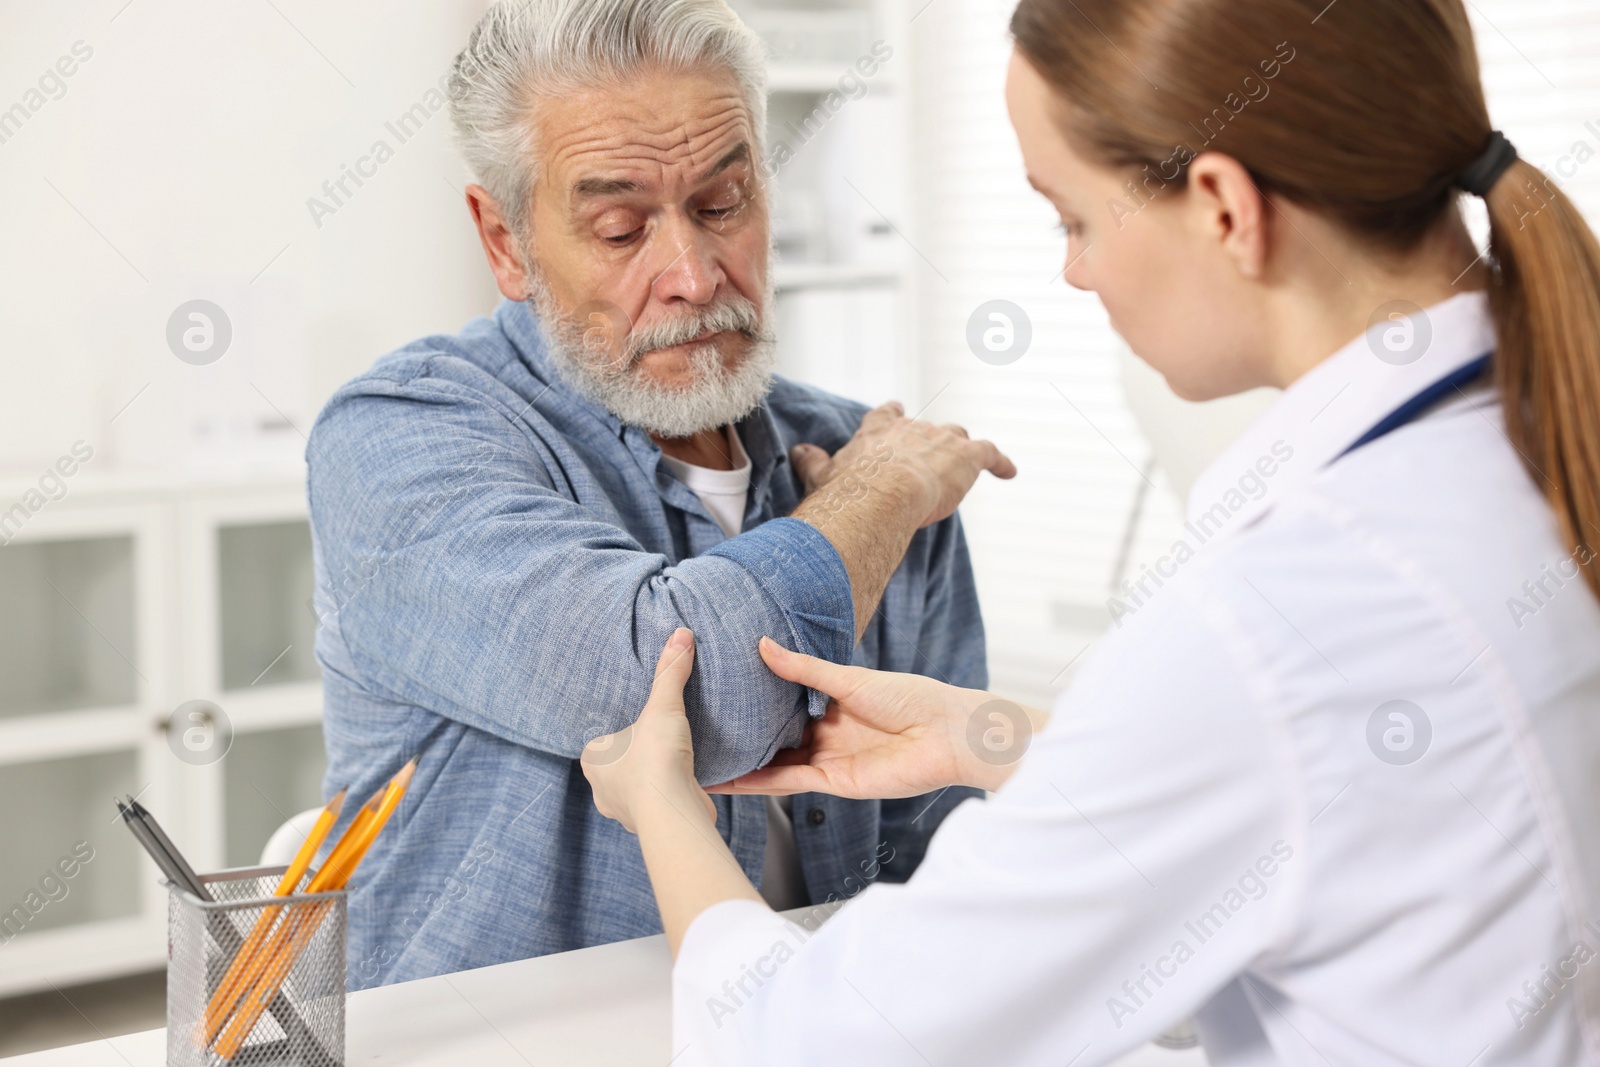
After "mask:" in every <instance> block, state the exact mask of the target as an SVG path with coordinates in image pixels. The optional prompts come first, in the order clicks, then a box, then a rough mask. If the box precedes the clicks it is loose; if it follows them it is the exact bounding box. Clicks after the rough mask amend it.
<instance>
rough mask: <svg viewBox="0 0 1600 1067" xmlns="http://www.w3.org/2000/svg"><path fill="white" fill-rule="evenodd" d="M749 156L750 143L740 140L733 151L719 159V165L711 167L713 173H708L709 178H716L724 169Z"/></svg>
mask: <svg viewBox="0 0 1600 1067" xmlns="http://www.w3.org/2000/svg"><path fill="white" fill-rule="evenodd" d="M749 158H750V145H749V143H748V142H746V141H740V142H739V144H738V145H737V146H736V147H735V148H734V149H733V150H732V151H730V152H729V153H728V154H727V155H725V156H723V157H722V158H721V159H719V160H717V165H716V166H714V167H712V168H711V173H709V174H707V175H706V178H707V179H710V178H715V177H716V176H717V175H719V174H721V173H722V172H723V171H725V170H727V169H728V168H729V167H731V166H733V165H734V164H735V163H744V162H746V161H747V160H748V159H749Z"/></svg>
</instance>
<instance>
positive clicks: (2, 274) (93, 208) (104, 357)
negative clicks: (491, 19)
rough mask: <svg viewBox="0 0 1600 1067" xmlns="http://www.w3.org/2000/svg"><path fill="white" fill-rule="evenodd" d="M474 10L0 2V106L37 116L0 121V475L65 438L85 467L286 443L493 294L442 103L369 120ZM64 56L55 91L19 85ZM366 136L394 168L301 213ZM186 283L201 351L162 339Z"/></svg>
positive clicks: (222, 456)
mask: <svg viewBox="0 0 1600 1067" xmlns="http://www.w3.org/2000/svg"><path fill="white" fill-rule="evenodd" d="M482 7H483V4H482V3H481V2H478V3H469V2H466V0H459V2H451V3H438V2H434V3H420V2H411V3H402V4H380V3H374V2H356V3H351V2H344V3H339V4H318V3H312V2H309V0H249V2H246V3H238V4H217V3H206V2H202V0H134V2H132V3H128V2H127V0H106V2H97V3H53V4H24V3H20V2H11V0H7V2H6V3H5V4H4V6H0V112H3V111H4V109H8V108H11V107H12V106H13V105H17V104H21V105H22V106H23V108H25V109H26V108H29V106H30V105H37V110H36V111H34V112H33V113H31V114H29V115H27V117H26V119H25V121H21V124H20V128H13V127H12V126H6V127H4V128H3V129H0V136H4V137H5V138H6V139H5V140H4V143H0V205H3V207H0V212H3V216H0V217H3V222H0V233H3V235H4V236H3V239H0V382H4V388H3V389H0V467H3V468H8V469H9V468H19V469H20V470H21V471H22V472H23V473H26V471H27V470H28V469H29V468H32V467H35V466H40V467H42V465H43V464H44V463H46V462H48V461H49V460H51V459H53V458H55V457H56V456H58V455H60V454H61V453H62V452H64V451H65V450H66V449H67V447H68V446H69V445H70V444H71V443H72V442H73V441H74V440H75V439H78V438H83V439H86V440H88V441H89V442H91V443H92V445H93V446H94V447H95V448H96V451H97V456H96V460H95V462H96V464H97V465H101V466H102V467H103V466H108V465H110V464H112V463H119V464H124V465H132V464H151V465H162V466H166V465H169V464H173V463H176V462H183V463H188V464H201V465H208V466H211V465H217V464H237V463H238V462H239V460H240V459H242V458H247V457H251V456H261V455H271V456H284V455H288V456H292V455H294V454H296V453H298V451H299V450H300V449H301V448H303V445H304V442H303V440H302V439H301V437H300V433H301V432H302V431H304V430H305V429H306V428H308V426H309V420H310V418H311V417H312V416H313V415H314V414H315V411H316V410H317V408H318V407H319V406H320V404H321V402H322V401H323V400H324V399H325V398H326V396H327V395H328V393H329V392H330V391H331V390H332V389H333V388H334V387H335V386H336V385H337V384H338V383H339V382H341V381H343V380H344V379H346V378H348V377H350V376H351V375H353V374H355V373H356V372H358V371H359V370H361V369H362V368H364V367H365V366H367V365H368V364H369V363H371V362H372V360H373V359H375V358H376V357H377V356H379V355H381V354H382V353H383V352H385V351H387V350H389V349H391V348H393V347H395V346H396V345H399V344H401V343H404V342H405V341H407V340H410V339H412V338H414V337H417V336H420V335H422V334H425V333H429V332H435V331H439V330H454V329H455V328H457V327H458V326H459V325H460V323H462V322H463V321H464V320H465V319H467V318H468V317H470V316H472V315H474V314H478V313H481V312H483V311H485V310H487V309H489V308H491V307H493V304H494V301H495V300H496V299H497V296H496V293H495V291H494V288H493V284H492V279H491V278H490V276H489V274H488V270H487V268H486V267H485V266H484V263H483V257H482V254H481V252H480V251H479V249H478V246H477V240H476V237H475V235H474V233H473V231H472V229H471V225H470V220H469V219H468V217H467V214H466V209H465V207H464V205H463V203H462V198H461V194H460V192H459V190H460V189H461V188H462V185H463V182H464V179H465V172H464V169H463V167H462V166H461V164H460V163H459V162H458V161H457V158H456V155H455V152H454V150H453V149H452V148H451V146H450V143H449V138H448V116H447V114H446V113H445V112H444V111H443V110H442V109H441V110H439V111H437V112H435V113H432V114H430V115H428V116H427V121H426V122H424V123H422V125H421V128H420V131H419V132H417V133H416V134H415V136H414V137H412V138H410V139H409V140H407V141H406V142H405V143H403V144H402V143H401V142H400V140H399V138H397V137H396V136H395V135H394V133H392V132H391V131H389V130H387V129H386V128H385V123H386V122H389V121H392V120H394V119H396V118H397V117H398V116H399V115H401V114H402V113H403V112H405V111H406V110H407V109H408V108H410V107H411V106H412V105H413V104H416V103H418V102H420V101H423V99H424V94H425V92H426V91H427V90H428V89H429V88H430V87H432V86H435V85H436V84H437V82H438V79H439V77H440V76H441V75H442V74H443V73H444V71H445V70H446V68H447V66H448V64H449V62H450V60H451V58H452V57H453V55H454V54H455V52H456V51H457V50H458V49H459V48H460V47H461V46H462V45H463V44H464V42H465V39H466V34H467V31H468V29H469V28H470V26H471V25H472V22H473V21H474V20H475V18H476V16H477V14H478V13H480V12H481V10H482ZM78 42H82V43H81V44H79V43H78ZM75 45H77V49H78V53H79V55H80V56H81V55H83V54H85V53H88V58H87V59H86V60H84V61H81V62H79V63H78V64H77V65H76V69H75V71H74V73H73V74H72V75H71V76H70V77H68V78H65V79H63V80H62V84H63V85H64V92H63V91H61V89H59V88H57V86H56V85H54V84H53V83H51V82H50V80H49V79H48V78H47V79H46V86H45V88H46V90H47V91H46V92H42V93H37V94H34V95H30V92H29V91H30V89H32V90H37V89H38V88H39V79H40V78H41V77H42V76H45V75H46V73H47V72H48V71H50V70H52V68H53V67H54V65H55V64H56V63H57V61H58V60H59V59H60V57H63V56H67V57H71V56H72V55H73V48H74V46H75ZM66 66H67V67H68V68H69V69H70V68H71V67H72V66H73V65H72V64H71V63H69V64H66ZM53 96H58V97H59V98H53ZM13 115H14V119H13V121H16V113H13ZM380 139H381V140H383V141H386V142H388V144H389V146H390V147H391V148H392V149H393V150H394V156H393V158H392V159H389V160H388V161H387V162H385V163H383V164H382V165H381V166H378V167H377V168H376V171H377V172H376V174H375V176H373V177H372V178H371V179H369V180H367V181H366V184H365V186H364V187H362V188H359V189H357V188H356V187H355V186H354V185H353V184H349V183H348V182H347V188H348V189H350V190H351V191H352V192H353V193H354V195H353V196H351V197H350V198H349V199H348V200H346V202H345V204H344V205H343V206H341V207H339V208H338V209H337V211H336V213H335V214H333V215H330V216H327V217H324V218H322V219H321V220H320V221H321V225H320V226H319V225H317V224H316V222H315V221H314V220H313V218H312V215H311V212H310V211H309V210H308V207H307V199H308V198H310V197H312V196H321V195H322V194H321V186H322V183H323V182H324V181H325V180H327V179H329V178H337V177H338V176H339V173H340V169H341V166H343V165H353V164H355V163H357V161H358V160H359V158H360V157H362V156H363V155H366V154H367V153H368V152H369V151H370V149H371V148H372V146H373V145H374V143H375V142H376V141H378V140H380ZM368 169H371V167H370V166H369V168H368ZM194 298H205V299H209V300H212V301H213V302H215V303H216V304H218V305H219V306H220V307H222V308H223V310H224V311H225V313H226V314H227V315H228V317H229V318H230V320H231V322H232V326H233V341H232V347H231V348H230V350H229V355H228V358H226V359H224V360H222V361H221V362H219V363H217V364H215V365H212V366H192V365H189V364H187V363H184V362H181V361H179V360H178V359H177V358H176V357H175V356H174V355H173V353H172V352H171V351H170V350H169V348H168V345H167V342H166V327H167V319H168V317H169V315H170V314H171V313H172V311H173V310H174V309H175V308H176V307H177V306H178V305H179V304H181V303H183V302H184V301H187V300H190V299H194ZM135 398H137V399H135ZM130 401H132V403H131V404H130V403H129V402H130ZM125 406H126V407H125ZM124 407H125V410H124ZM119 412H120V414H119ZM285 416H286V417H287V420H288V422H287V424H286V423H285ZM113 418H115V422H113V421H112V420H113Z"/></svg>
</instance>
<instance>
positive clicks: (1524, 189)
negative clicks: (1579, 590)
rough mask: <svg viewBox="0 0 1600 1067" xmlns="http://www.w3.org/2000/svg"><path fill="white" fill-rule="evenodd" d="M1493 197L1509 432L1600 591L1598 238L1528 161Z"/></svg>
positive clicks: (1494, 275)
mask: <svg viewBox="0 0 1600 1067" xmlns="http://www.w3.org/2000/svg"><path fill="white" fill-rule="evenodd" d="M1485 200H1486V201H1487V203H1488V205H1489V224H1490V239H1489V257H1490V259H1491V261H1492V264H1493V269H1492V270H1491V272H1490V278H1489V303H1490V306H1491V307H1492V308H1493V309H1494V330H1495V337H1496V341H1497V345H1496V351H1495V361H1494V370H1495V379H1496V382H1497V383H1498V385H1499V388H1500V398H1501V402H1502V405H1503V406H1504V408H1505V420H1506V436H1507V437H1509V438H1510V439H1511V443H1512V444H1513V445H1515V446H1516V448H1517V451H1518V452H1520V453H1522V460H1523V463H1524V465H1526V466H1527V467H1528V470H1529V473H1530V474H1532V476H1533V478H1534V480H1535V482H1536V483H1537V484H1538V486H1539V488H1540V489H1541V490H1542V491H1543V492H1544V495H1545V498H1546V499H1547V500H1549V502H1550V506H1551V507H1552V508H1554V509H1555V513H1556V517H1557V518H1558V519H1559V520H1560V522H1561V532H1562V534H1563V541H1564V543H1565V544H1567V545H1570V546H1573V548H1574V553H1575V554H1574V560H1575V561H1576V562H1578V563H1581V564H1584V566H1583V572H1584V577H1585V578H1586V579H1587V580H1588V583H1589V587H1590V588H1591V589H1594V590H1595V592H1596V594H1597V595H1600V566H1595V565H1593V564H1592V563H1590V561H1591V560H1592V559H1593V557H1594V555H1595V553H1596V551H1600V245H1597V244H1596V242H1595V237H1594V233H1593V231H1591V230H1590V229H1589V226H1588V224H1587V223H1586V222H1585V221H1584V219H1583V216H1582V215H1580V214H1579V213H1578V209H1577V208H1576V207H1574V206H1573V204H1572V201H1571V200H1569V199H1567V196H1566V194H1564V193H1562V192H1561V190H1560V189H1557V188H1556V187H1555V183H1554V182H1552V181H1551V180H1550V179H1549V178H1548V177H1546V176H1545V174H1544V173H1543V172H1542V171H1540V170H1539V169H1538V168H1537V167H1534V166H1533V165H1531V164H1529V163H1525V162H1523V161H1521V160H1518V161H1517V162H1515V163H1513V164H1512V165H1511V169H1510V170H1508V171H1507V172H1506V174H1505V176H1504V177H1502V178H1501V179H1500V180H1499V181H1498V182H1496V183H1495V185H1494V188H1492V189H1490V190H1489V192H1488V195H1487V196H1486V197H1485Z"/></svg>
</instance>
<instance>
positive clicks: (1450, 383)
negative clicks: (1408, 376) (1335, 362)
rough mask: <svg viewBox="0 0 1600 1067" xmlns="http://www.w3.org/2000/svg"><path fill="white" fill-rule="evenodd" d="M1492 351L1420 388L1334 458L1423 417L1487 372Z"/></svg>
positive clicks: (1347, 453) (1342, 456)
mask: <svg viewBox="0 0 1600 1067" xmlns="http://www.w3.org/2000/svg"><path fill="white" fill-rule="evenodd" d="M1492 355H1493V353H1490V354H1489V355H1484V356H1479V357H1478V358H1477V359H1475V360H1473V361H1472V362H1471V363H1466V364H1463V365H1462V366H1459V367H1457V368H1456V369H1455V370H1453V371H1451V372H1450V373H1449V374H1446V375H1445V376H1444V377H1443V378H1440V379H1439V380H1438V381H1436V382H1434V383H1433V384H1432V385H1430V386H1428V387H1427V388H1426V389H1424V390H1423V391H1422V392H1420V393H1418V394H1417V395H1416V396H1414V397H1412V398H1411V399H1410V400H1407V401H1406V402H1405V403H1404V404H1401V405H1400V406H1399V407H1397V408H1395V409H1394V410H1393V411H1391V412H1389V414H1388V415H1385V416H1384V418H1383V421H1381V422H1379V423H1378V424H1377V425H1376V426H1374V427H1373V428H1372V429H1370V430H1368V431H1367V432H1366V433H1364V434H1362V435H1361V437H1360V438H1359V439H1358V440H1357V441H1356V443H1355V444H1353V445H1351V446H1350V447H1349V448H1347V449H1345V450H1344V451H1343V452H1340V453H1339V455H1338V456H1336V457H1335V458H1336V459H1343V458H1344V457H1345V456H1348V455H1349V454H1350V453H1352V452H1354V451H1355V450H1356V449H1358V448H1360V447H1361V446H1362V445H1370V444H1371V443H1372V442H1374V441H1376V440H1377V439H1378V438H1380V437H1383V436H1384V435H1386V434H1391V433H1393V432H1394V431H1396V430H1398V429H1399V428H1400V427H1402V426H1404V425H1406V424H1407V423H1410V422H1415V421H1416V420H1418V419H1420V418H1422V416H1423V415H1425V414H1427V413H1428V411H1429V410H1431V409H1432V408H1434V407H1435V406H1436V405H1438V404H1439V403H1440V402H1441V401H1443V400H1446V399H1448V398H1449V396H1450V394H1451V393H1453V392H1455V391H1456V390H1458V389H1460V388H1461V387H1462V386H1465V385H1469V384H1471V383H1472V382H1475V381H1477V380H1478V379H1479V378H1482V377H1484V376H1485V375H1487V374H1488V373H1489V361H1490V356H1492Z"/></svg>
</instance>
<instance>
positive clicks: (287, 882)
mask: <svg viewBox="0 0 1600 1067" xmlns="http://www.w3.org/2000/svg"><path fill="white" fill-rule="evenodd" d="M344 796H345V790H343V789H341V790H339V792H338V793H337V794H335V795H334V798H333V799H332V800H330V801H328V803H327V806H326V807H324V808H323V809H322V814H320V815H318V816H317V822H316V825H314V826H313V827H312V828H311V833H310V835H308V836H307V837H306V839H305V842H304V843H303V844H301V846H300V851H299V852H297V853H295V857H294V861H293V862H291V863H290V864H289V869H288V870H287V871H284V872H283V877H282V878H280V879H279V880H278V888H277V889H276V890H274V891H273V895H274V896H280V897H286V896H288V895H289V894H291V893H293V892H294V891H295V887H296V886H298V885H299V884H300V879H301V878H302V877H304V875H305V873H306V871H307V870H309V869H310V867H311V860H312V859H313V858H314V857H315V856H316V854H317V849H319V848H321V847H322V843H323V841H325V840H327V837H328V831H329V830H332V829H333V824H334V823H335V822H336V821H338V818H339V811H340V809H341V808H343V807H344ZM282 911H283V909H282V908H279V907H269V908H266V909H264V910H263V911H262V913H261V917H260V918H259V919H257V920H256V924H255V926H254V927H253V928H252V929H251V931H250V936H249V937H247V938H245V941H244V944H242V945H240V946H239V951H238V952H236V953H234V956H233V962H232V963H231V964H229V965H228V971H227V973H226V974H225V975H223V977H222V982H221V984H219V985H218V986H217V991H216V993H215V994H213V995H212V997H211V1002H210V1003H209V1004H207V1005H206V1016H205V1023H204V1039H203V1040H202V1041H201V1042H200V1044H202V1045H208V1044H210V1043H211V1040H212V1039H213V1038H214V1037H216V1036H217V1031H218V1030H219V1029H221V1027H222V1024H223V1022H224V1021H225V1020H226V1019H227V1017H228V1013H229V1012H231V1011H232V1010H233V1006H234V1005H235V1004H237V1003H238V1001H239V997H240V996H241V995H242V994H243V993H244V991H245V990H246V989H247V988H249V987H248V986H247V985H246V983H245V982H244V980H243V979H244V976H245V974H246V973H247V971H248V970H249V969H250V966H251V964H253V963H254V962H255V959H256V956H257V954H258V953H259V952H260V950H261V946H262V945H263V944H264V943H265V942H266V940H267V934H268V933H269V932H270V931H271V930H272V927H273V926H274V924H276V923H277V921H278V916H279V914H280V913H281V912H282Z"/></svg>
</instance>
